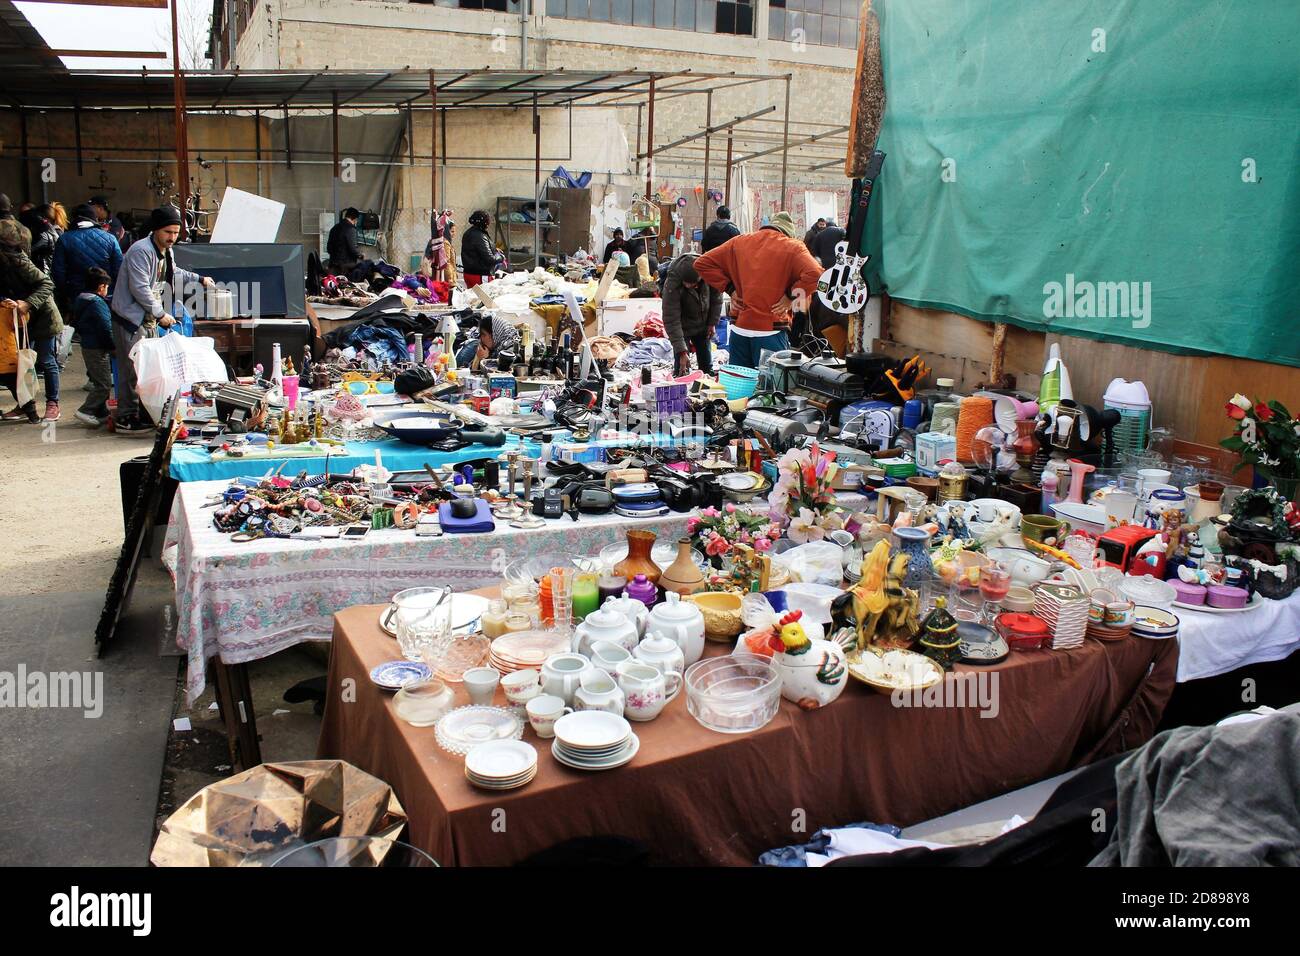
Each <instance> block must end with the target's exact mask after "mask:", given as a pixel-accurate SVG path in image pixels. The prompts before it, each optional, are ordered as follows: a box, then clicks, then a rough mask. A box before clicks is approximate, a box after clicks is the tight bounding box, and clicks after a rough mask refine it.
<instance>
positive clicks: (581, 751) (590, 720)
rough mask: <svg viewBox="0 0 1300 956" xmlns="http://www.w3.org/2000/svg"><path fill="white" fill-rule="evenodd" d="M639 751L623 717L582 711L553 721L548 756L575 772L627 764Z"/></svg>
mask: <svg viewBox="0 0 1300 956" xmlns="http://www.w3.org/2000/svg"><path fill="white" fill-rule="evenodd" d="M640 748H641V740H640V738H638V737H637V735H636V734H634V733H632V725H631V724H629V723H628V722H627V721H626V720H624V719H623V718H622V717H620V716H618V715H617V714H611V713H608V712H606V711H603V710H581V711H578V712H576V713H572V714H566V715H565V716H563V717H561V718H560V719H559V720H557V721H556V722H555V740H554V741H553V742H552V743H551V755H552V756H553V757H555V759H556V760H557V761H558V762H560V763H562V764H564V765H565V766H566V767H572V768H573V769H575V770H612V769H613V768H614V767H621V766H623V765H624V764H625V763H627V762H628V761H630V760H631V759H632V758H633V757H635V756H636V752H637V751H638V750H639V749H640Z"/></svg>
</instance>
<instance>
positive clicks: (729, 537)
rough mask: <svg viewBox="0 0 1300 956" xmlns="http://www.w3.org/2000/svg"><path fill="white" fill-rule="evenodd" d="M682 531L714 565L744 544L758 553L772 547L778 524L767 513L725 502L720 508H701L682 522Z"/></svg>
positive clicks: (779, 528)
mask: <svg viewBox="0 0 1300 956" xmlns="http://www.w3.org/2000/svg"><path fill="white" fill-rule="evenodd" d="M686 533H687V534H689V535H690V536H691V540H692V542H693V543H694V545H695V547H697V548H699V549H700V550H701V551H703V552H704V553H705V554H706V555H707V556H708V557H709V559H710V560H711V562H712V563H713V565H714V567H721V566H722V559H723V558H725V557H726V556H727V555H729V554H731V552H732V551H733V550H735V547H736V545H738V544H744V545H748V546H749V547H751V548H753V549H754V550H755V551H758V552H767V551H770V550H771V549H772V542H773V541H775V540H776V539H777V538H779V537H781V525H780V524H778V523H776V522H773V521H772V520H771V518H770V517H769V516H768V515H765V514H761V513H760V514H754V513H751V512H748V511H743V510H741V509H740V508H737V507H736V506H735V505H732V504H729V505H727V506H725V507H724V508H723V509H722V510H721V511H719V510H718V509H717V508H705V509H704V510H703V511H701V512H700V514H699V516H698V517H692V518H690V519H689V520H688V521H687V522H686Z"/></svg>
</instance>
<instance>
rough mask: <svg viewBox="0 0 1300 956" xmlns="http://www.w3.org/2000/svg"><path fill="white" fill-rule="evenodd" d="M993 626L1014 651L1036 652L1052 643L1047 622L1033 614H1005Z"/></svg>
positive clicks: (995, 620)
mask: <svg viewBox="0 0 1300 956" xmlns="http://www.w3.org/2000/svg"><path fill="white" fill-rule="evenodd" d="M993 626H994V628H995V629H996V630H997V632H998V634H999V635H1001V637H1002V639H1003V640H1004V641H1006V642H1007V646H1008V647H1010V648H1011V649H1012V650H1013V651H1036V650H1038V649H1039V648H1041V647H1043V646H1044V645H1050V643H1051V639H1052V634H1051V631H1050V630H1049V629H1048V627H1047V622H1046V621H1044V620H1043V619H1042V618H1039V617H1034V615H1032V614H1019V613H1016V612H1004V613H1002V614H999V615H998V616H997V617H996V618H995V619H994V621H993Z"/></svg>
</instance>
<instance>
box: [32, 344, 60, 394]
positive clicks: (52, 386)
mask: <svg viewBox="0 0 1300 956" xmlns="http://www.w3.org/2000/svg"><path fill="white" fill-rule="evenodd" d="M32 348H33V349H35V350H36V374H37V375H39V376H41V377H42V378H43V379H45V400H46V401H47V402H57V401H58V400H59V337H58V336H57V335H51V336H50V337H49V338H46V339H32Z"/></svg>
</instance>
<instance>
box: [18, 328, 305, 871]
mask: <svg viewBox="0 0 1300 956" xmlns="http://www.w3.org/2000/svg"><path fill="white" fill-rule="evenodd" d="M84 382H85V373H84V366H83V365H82V362H81V358H80V355H79V354H76V353H74V355H73V357H72V358H71V359H70V361H69V362H68V366H67V369H66V370H65V373H64V375H63V382H62V391H63V394H62V396H61V398H62V417H61V419H60V421H59V423H58V426H57V428H56V429H55V430H53V431H52V432H51V431H50V430H48V429H44V428H42V427H39V426H31V425H25V424H24V425H3V426H0V462H3V463H4V465H5V467H3V468H0V501H4V502H5V507H4V508H3V509H0V540H3V541H4V542H5V543H6V547H4V548H0V675H4V674H16V673H17V670H18V668H19V666H20V665H22V666H24V667H25V668H26V669H27V671H28V673H32V672H36V671H42V672H51V671H65V672H66V671H79V672H85V671H91V672H98V673H100V674H102V679H103V698H104V704H103V713H102V715H101V716H99V717H97V718H87V717H85V716H84V714H83V711H82V710H79V709H75V710H74V709H34V708H29V707H24V708H18V707H12V706H9V707H6V706H0V807H3V808H4V813H3V814H0V865H6V864H8V865H15V864H17V865H24V864H25V865H37V866H41V865H63V866H84V865H90V866H143V865H146V864H147V863H148V859H149V851H150V849H151V848H152V846H153V840H154V834H155V831H156V826H157V824H158V823H159V822H161V820H162V819H165V818H166V816H167V814H169V813H170V812H171V811H172V810H173V809H175V807H176V806H179V805H180V804H181V803H183V802H184V801H185V800H186V799H188V798H189V797H190V796H191V795H193V794H194V793H195V792H197V791H198V790H199V789H200V788H202V787H204V786H206V785H207V784H209V783H212V782H214V781H216V780H219V779H221V778H222V777H224V776H227V775H229V774H230V772H231V768H230V766H229V765H230V757H229V752H228V749H227V747H226V741H225V734H224V729H223V727H222V725H221V723H220V721H219V720H218V717H217V714H216V711H215V710H210V709H209V705H210V704H211V702H212V692H211V691H209V692H208V693H207V694H205V695H204V697H203V698H202V699H200V700H199V701H196V703H195V705H194V706H193V707H192V708H187V707H185V706H184V701H183V694H182V693H181V684H180V678H181V675H182V667H181V659H180V656H179V652H178V651H177V650H176V648H175V645H174V643H173V634H174V622H175V613H174V607H173V604H172V601H173V590H172V583H171V580H170V578H169V577H168V575H167V574H166V572H165V571H164V570H163V569H162V567H161V566H160V565H159V563H158V561H157V558H156V556H153V557H146V558H144V559H143V560H142V561H141V567H140V572H139V576H138V578H137V583H136V587H135V593H134V595H133V597H132V601H131V604H130V607H129V608H128V610H127V613H126V614H125V615H124V616H123V618H122V622H121V624H120V626H119V631H118V635H117V638H116V640H115V641H114V642H113V643H112V645H111V646H110V647H109V648H108V649H107V650H106V651H105V653H104V656H103V657H102V658H98V659H97V658H96V657H95V649H94V631H95V625H96V623H97V621H98V620H99V615H100V612H101V610H102V609H103V605H104V592H105V591H106V589H107V587H108V580H109V577H110V575H111V574H112V571H113V566H114V563H115V562H116V560H117V555H118V552H119V550H120V548H121V542H122V530H123V529H122V513H121V501H120V491H119V480H118V467H119V465H120V464H121V463H122V462H123V461H126V460H128V459H130V458H132V457H135V456H137V455H142V454H147V453H148V451H149V447H150V446H149V442H148V441H145V440H141V439H125V438H117V437H114V436H112V435H109V434H108V433H106V432H104V431H102V430H100V431H91V430H89V429H86V428H83V427H81V426H80V425H78V424H76V423H75V420H74V419H73V417H72V416H73V412H74V411H75V410H76V408H77V406H78V405H79V404H80V402H81V401H82V400H83V399H84V398H85V392H84V391H82V390H81V386H82V385H83V384H84ZM2 398H3V400H0V407H3V408H5V409H7V408H8V407H9V405H10V401H9V399H10V396H9V395H8V394H7V393H5V394H4V395H3V396H2ZM161 539H162V534H161V529H159V531H158V533H157V534H156V536H155V544H154V550H155V555H156V550H157V547H158V546H159V544H160V543H161ZM324 660H325V659H324V657H323V656H322V655H321V654H320V653H319V652H317V651H314V650H312V649H306V648H302V649H293V650H291V651H287V652H285V653H283V654H280V655H277V656H276V657H274V658H271V659H269V660H267V661H260V662H258V663H257V664H255V665H253V666H252V667H251V668H250V670H251V679H252V682H253V696H254V702H255V706H256V711H257V720H258V728H259V730H260V731H261V733H262V738H263V739H262V752H263V755H264V758H265V759H267V760H297V759H308V758H311V757H314V756H315V752H316V737H317V734H318V731H319V727H320V720H319V718H318V717H316V716H315V714H314V712H313V708H312V705H311V704H310V703H305V704H295V705H290V704H285V703H283V701H282V700H281V695H282V694H283V692H284V690H285V689H287V688H288V687H289V686H291V685H293V684H294V683H296V682H297V681H299V680H302V679H304V678H307V677H312V676H316V675H319V674H322V673H323V672H324V669H325V663H324ZM2 679H3V677H0V680H2ZM277 711H280V712H279V713H277ZM176 716H188V717H190V718H191V721H192V724H193V729H192V730H190V731H187V732H177V731H175V730H173V725H172V720H173V718H174V717H176Z"/></svg>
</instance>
